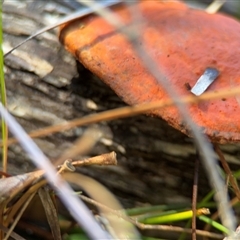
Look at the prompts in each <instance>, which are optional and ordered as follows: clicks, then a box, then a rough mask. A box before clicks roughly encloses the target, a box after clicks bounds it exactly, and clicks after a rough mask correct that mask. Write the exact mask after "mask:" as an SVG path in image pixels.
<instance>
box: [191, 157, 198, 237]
mask: <svg viewBox="0 0 240 240" xmlns="http://www.w3.org/2000/svg"><path fill="white" fill-rule="evenodd" d="M198 171H199V154H198V153H197V157H196V159H195V167H194V180H193V195H192V212H193V217H192V240H196V239H197V234H196V216H197V193H198Z"/></svg>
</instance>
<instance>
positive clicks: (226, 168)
mask: <svg viewBox="0 0 240 240" xmlns="http://www.w3.org/2000/svg"><path fill="white" fill-rule="evenodd" d="M214 149H215V151H216V153H217V155H218V156H219V159H220V161H221V163H222V166H223V168H224V171H225V172H226V174H227V176H228V177H229V181H230V183H231V186H232V187H233V189H234V193H235V194H236V196H237V198H238V200H239V201H240V190H239V187H238V184H237V183H236V180H235V178H234V176H233V174H232V171H231V169H230V167H229V165H228V163H227V161H226V159H225V157H224V155H223V153H222V151H221V149H220V148H219V145H218V144H216V143H215V144H214Z"/></svg>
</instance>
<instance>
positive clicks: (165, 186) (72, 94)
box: [3, 1, 240, 206]
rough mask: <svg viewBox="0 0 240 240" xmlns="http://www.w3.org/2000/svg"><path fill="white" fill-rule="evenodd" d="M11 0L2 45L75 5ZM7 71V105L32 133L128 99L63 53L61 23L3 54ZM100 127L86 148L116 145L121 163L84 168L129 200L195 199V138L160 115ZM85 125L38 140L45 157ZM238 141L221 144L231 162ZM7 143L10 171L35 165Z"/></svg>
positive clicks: (69, 142)
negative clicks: (100, 136)
mask: <svg viewBox="0 0 240 240" xmlns="http://www.w3.org/2000/svg"><path fill="white" fill-rule="evenodd" d="M14 2H15V3H14ZM11 4H18V1H11V2H6V3H4V9H3V11H4V13H3V27H4V46H3V47H4V49H5V50H7V49H9V48H10V47H12V46H14V45H16V44H17V43H19V42H20V41H21V40H23V39H24V38H25V37H27V36H29V35H30V34H31V33H33V32H35V31H37V30H38V29H40V28H41V27H43V26H45V25H46V24H48V21H47V19H48V20H49V16H51V17H52V18H53V16H57V17H59V16H61V15H62V13H67V12H70V11H71V9H70V8H67V7H66V6H63V5H59V4H58V3H55V2H54V1H48V3H47V4H46V2H44V1H33V2H28V4H26V5H24V3H22V4H20V5H19V6H20V8H18V9H17V10H16V6H14V5H11ZM19 6H18V7H19ZM57 7H58V8H57ZM56 9H58V10H56ZM5 74H6V75H5V79H6V84H7V96H8V107H9V110H10V111H11V113H12V114H14V115H15V116H16V117H17V119H18V120H19V122H20V123H21V124H22V126H23V127H24V128H25V129H26V130H27V131H28V132H29V131H32V130H34V129H39V128H42V127H44V126H49V125H52V124H57V123H59V122H63V121H66V120H69V119H74V118H77V117H81V116H85V115H87V114H91V113H95V112H99V111H103V110H107V109H113V108H116V107H120V106H123V105H124V103H123V102H122V101H121V100H120V99H119V98H118V97H117V96H116V95H115V93H113V92H112V91H111V90H110V89H109V88H108V87H107V86H106V85H104V84H103V83H101V82H100V80H98V79H97V78H96V77H94V76H92V75H91V73H89V72H88V71H87V70H86V69H84V68H83V67H82V66H81V65H80V64H78V65H77V64H76V62H75V60H74V59H73V57H72V56H70V55H69V54H68V53H66V51H65V50H64V48H63V47H62V46H61V45H60V43H59V42H58V38H57V31H56V30H55V31H51V32H48V33H45V34H43V35H41V36H39V37H37V39H34V40H32V41H30V42H28V43H27V44H25V45H24V46H22V47H21V48H19V49H18V50H16V51H15V52H13V53H12V54H11V55H9V56H8V57H7V58H6V59H5ZM99 126H100V127H101V129H103V132H104V134H105V137H104V138H103V140H102V141H101V142H99V143H98V144H97V145H96V146H95V147H94V148H93V149H92V151H91V153H89V154H90V155H99V154H103V153H106V152H110V151H115V152H117V158H118V166H114V167H84V168H81V169H80V171H81V172H82V173H84V174H86V175H89V176H92V177H94V178H95V179H97V180H99V181H100V182H102V183H103V184H105V185H106V186H107V187H108V188H110V189H111V190H112V192H113V194H115V195H116V196H117V197H119V199H120V200H121V201H122V202H123V204H124V205H125V206H133V205H136V204H140V203H154V204H161V203H173V202H190V198H191V191H192V182H193V169H194V159H195V147H194V144H193V142H192V140H191V139H189V138H188V137H186V136H185V135H183V134H181V133H179V132H178V131H176V130H174V129H173V128H171V127H170V126H168V125H167V124H166V123H165V122H164V121H162V120H161V119H157V118H153V117H151V116H144V115H141V116H137V117H132V118H128V119H119V120H115V121H111V122H104V123H99ZM84 129H85V128H77V129H73V130H72V131H68V132H64V133H59V134H55V135H52V136H48V137H46V138H42V139H36V142H37V144H38V145H39V146H40V148H41V149H42V150H43V151H44V152H45V153H46V154H47V156H49V157H50V158H51V159H56V158H58V157H59V156H60V155H61V153H62V152H63V151H64V150H65V149H66V148H68V147H70V146H71V145H72V143H73V142H74V140H75V139H77V138H78V137H79V136H80V135H81V134H82V132H83V130H84ZM239 146H240V145H239V144H235V145H224V146H222V149H223V150H224V152H225V154H226V156H225V157H226V159H227V160H228V161H229V162H232V166H233V167H234V166H238V165H239V163H240V161H239V154H240V150H239ZM9 149H10V152H9V162H10V167H9V172H10V173H12V174H19V173H23V172H28V171H30V170H32V169H33V168H34V167H33V166H32V164H31V163H30V161H29V160H26V159H27V158H26V155H25V153H23V151H22V149H21V148H20V147H19V145H17V144H15V145H12V146H10V147H9ZM78 157H79V156H77V157H76V159H77V158H78ZM199 174H200V181H199V184H200V186H199V191H200V193H199V195H200V196H203V194H204V193H206V192H207V191H208V190H209V186H208V182H207V179H206V175H205V172H204V170H203V169H200V173H199Z"/></svg>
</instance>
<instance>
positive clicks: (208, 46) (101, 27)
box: [60, 1, 240, 143]
mask: <svg viewBox="0 0 240 240" xmlns="http://www.w3.org/2000/svg"><path fill="white" fill-rule="evenodd" d="M113 11H114V12H115V13H116V14H118V16H119V17H120V18H121V20H122V21H123V22H124V23H125V24H127V25H129V24H130V23H131V19H132V17H131V13H130V12H129V9H128V8H127V7H125V6H119V7H115V8H114V10H113ZM136 11H141V14H142V17H143V20H144V22H142V23H141V24H140V26H141V28H142V33H143V34H142V36H141V39H139V42H140V44H143V45H144V46H145V48H146V49H147V51H149V53H150V54H151V55H152V56H153V58H154V60H155V61H156V62H157V64H158V67H159V69H160V70H161V72H162V73H164V75H165V77H166V79H167V80H168V81H169V84H171V85H172V86H173V87H174V88H175V90H176V91H177V92H178V94H180V96H188V95H191V94H192V93H191V92H190V91H189V89H187V87H186V84H189V85H190V86H191V87H193V86H194V85H195V83H196V82H197V80H198V79H199V77H200V76H201V75H202V74H203V73H204V71H205V70H206V69H207V68H215V69H217V70H218V71H219V77H218V78H217V79H216V80H215V81H214V82H213V84H211V86H210V87H209V88H208V89H207V91H216V92H218V91H220V90H221V89H224V88H229V87H235V86H239V84H240V61H239V59H240V24H239V23H238V22H237V21H236V20H234V19H231V18H229V17H227V16H224V15H221V14H208V13H206V12H204V11H201V10H194V9H191V8H189V7H187V6H186V5H184V4H183V3H180V2H159V1H141V2H139V3H137V4H136ZM60 41H61V42H62V43H63V44H64V45H65V47H66V49H67V50H68V51H70V52H71V53H72V54H73V55H74V56H75V57H76V58H77V59H78V60H79V61H80V62H81V63H82V64H83V65H84V66H85V67H86V68H88V69H89V70H90V71H92V72H93V73H94V74H96V75H97V76H98V77H99V78H100V79H102V80H103V81H104V82H105V83H107V84H108V85H109V86H110V87H111V88H112V89H113V90H114V91H115V92H116V93H117V94H118V95H119V96H120V97H121V98H122V99H123V100H124V101H125V102H127V103H128V104H130V105H133V104H139V103H144V102H151V101H158V100H163V99H167V98H169V97H168V96H167V94H166V92H165V90H164V89H163V88H162V86H161V85H160V84H159V83H158V81H157V80H156V79H155V78H153V77H152V76H151V74H150V73H149V72H148V71H147V69H146V68H145V67H144V65H143V64H142V62H141V60H140V59H139V58H138V57H137V55H136V53H135V52H134V50H133V48H132V46H131V44H130V43H129V42H128V41H127V40H126V38H125V37H124V35H123V34H120V33H118V32H117V31H116V29H115V28H114V27H113V26H111V25H110V24H109V23H107V22H106V21H105V20H104V19H102V18H100V17H98V16H95V15H90V16H88V17H85V18H81V19H79V20H76V21H74V22H71V23H69V24H66V25H64V26H62V28H61V32H60ZM239 104H240V99H238V98H237V97H229V98H226V99H218V100H209V101H206V102H202V103H199V104H192V105H190V106H189V112H190V115H191V117H192V118H193V120H194V122H195V123H196V124H198V125H199V126H200V127H202V130H203V132H204V133H205V134H207V136H208V137H209V138H210V139H211V140H212V141H215V142H220V143H224V142H236V141H239V140H240V106H239ZM153 114H154V115H157V116H160V117H161V118H163V119H165V120H166V121H167V122H168V123H169V124H170V125H172V126H173V127H175V128H177V129H179V130H180V131H182V132H184V133H186V134H188V129H187V127H186V126H185V125H184V123H183V121H182V118H181V116H180V115H179V113H178V110H177V108H176V107H169V108H163V109H159V110H156V111H153Z"/></svg>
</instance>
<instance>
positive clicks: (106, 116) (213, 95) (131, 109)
mask: <svg viewBox="0 0 240 240" xmlns="http://www.w3.org/2000/svg"><path fill="white" fill-rule="evenodd" d="M239 94H240V87H236V88H233V89H232V88H228V89H224V90H222V91H220V92H207V93H204V94H202V95H201V96H198V97H196V96H187V97H181V98H179V101H181V102H182V103H185V104H190V103H198V102H202V101H207V100H212V99H219V98H222V97H230V96H235V95H239ZM174 104H175V103H174V101H173V100H172V99H168V100H161V101H156V102H151V103H142V104H137V105H134V106H127V107H121V108H117V109H113V110H108V111H104V112H101V113H98V114H90V115H88V116H85V117H82V118H80V119H74V120H71V121H68V122H67V123H66V122H65V123H60V124H56V125H53V126H49V127H46V128H42V129H38V130H35V131H33V132H30V133H28V135H29V136H30V137H31V138H36V137H44V136H47V135H49V134H53V133H56V132H61V131H66V130H69V129H71V128H73V127H77V126H83V125H87V124H92V123H97V122H100V121H110V120H114V119H119V118H127V117H131V116H135V115H138V114H141V113H146V112H148V111H150V110H154V109H158V108H163V107H169V106H172V105H174ZM16 142H18V140H17V139H14V138H10V139H9V140H8V144H9V145H10V144H13V143H16ZM0 146H2V143H0Z"/></svg>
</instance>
